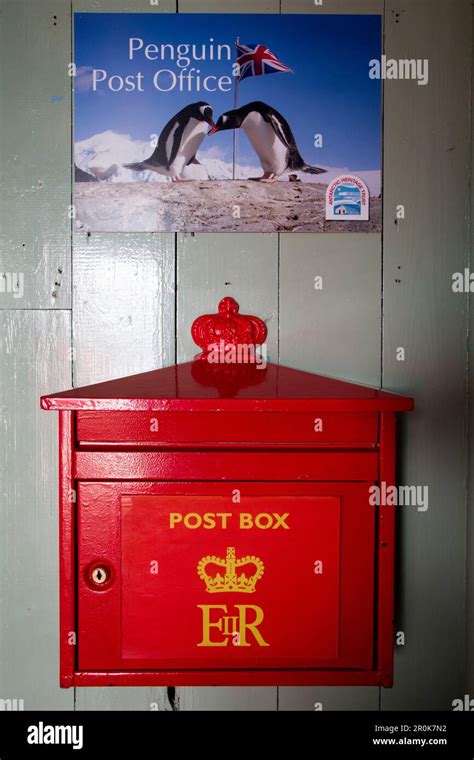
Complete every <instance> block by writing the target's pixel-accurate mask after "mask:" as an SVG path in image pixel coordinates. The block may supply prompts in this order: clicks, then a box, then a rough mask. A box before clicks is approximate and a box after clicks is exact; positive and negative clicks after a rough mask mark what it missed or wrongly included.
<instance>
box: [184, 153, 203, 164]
mask: <svg viewBox="0 0 474 760" xmlns="http://www.w3.org/2000/svg"><path fill="white" fill-rule="evenodd" d="M190 164H197V165H198V166H201V162H200V161H198V160H197V158H196V154H194V156H193V157H192V158H190V159H189V161H188V163H187V164H186V166H189V165H190Z"/></svg>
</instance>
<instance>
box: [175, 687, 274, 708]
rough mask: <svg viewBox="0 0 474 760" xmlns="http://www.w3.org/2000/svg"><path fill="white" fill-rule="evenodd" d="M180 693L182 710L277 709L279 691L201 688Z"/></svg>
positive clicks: (270, 689) (180, 690) (244, 688)
mask: <svg viewBox="0 0 474 760" xmlns="http://www.w3.org/2000/svg"><path fill="white" fill-rule="evenodd" d="M178 692H179V709H180V710H212V711H213V712H215V711H219V710H252V711H254V710H276V709H277V689H276V688H273V687H270V686H200V687H195V688H187V689H179V690H178Z"/></svg>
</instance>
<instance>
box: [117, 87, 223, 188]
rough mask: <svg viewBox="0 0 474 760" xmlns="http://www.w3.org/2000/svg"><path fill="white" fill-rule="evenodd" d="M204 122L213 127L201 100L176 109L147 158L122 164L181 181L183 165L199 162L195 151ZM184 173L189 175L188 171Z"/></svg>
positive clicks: (201, 134)
mask: <svg viewBox="0 0 474 760" xmlns="http://www.w3.org/2000/svg"><path fill="white" fill-rule="evenodd" d="M207 125H210V126H211V128H212V129H214V128H215V126H216V125H215V124H214V121H213V120H212V108H211V107H210V105H209V104H208V103H204V102H203V101H199V102H198V103H191V104H190V105H188V106H186V107H185V108H183V109H182V110H181V111H178V113H177V114H175V116H173V118H172V119H170V120H169V122H168V123H167V124H166V126H165V127H164V128H163V131H162V132H161V134H160V136H159V138H158V144H157V146H156V148H155V150H154V152H153V154H152V155H151V156H150V158H147V159H146V160H145V161H141V162H140V163H137V164H124V166H125V167H126V168H127V169H131V170H132V171H135V172H143V171H147V170H151V171H154V172H158V174H164V175H165V176H166V177H171V179H172V180H173V182H179V181H180V180H184V179H185V178H186V171H185V169H186V167H187V166H189V165H190V164H199V161H198V160H197V158H196V153H197V151H198V149H199V146H200V145H201V143H202V141H203V140H204V137H205V136H206V132H207ZM199 166H200V164H199ZM183 174H184V177H183ZM187 174H188V176H189V172H187Z"/></svg>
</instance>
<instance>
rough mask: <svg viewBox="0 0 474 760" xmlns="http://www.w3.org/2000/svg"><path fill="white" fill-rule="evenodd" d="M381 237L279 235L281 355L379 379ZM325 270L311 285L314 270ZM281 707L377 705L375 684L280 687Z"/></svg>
mask: <svg viewBox="0 0 474 760" xmlns="http://www.w3.org/2000/svg"><path fill="white" fill-rule="evenodd" d="M380 248H381V241H380V236H379V235H375V234H370V235H364V234H358V233H356V234H347V233H346V234H340V235H339V234H331V235H329V234H327V235H326V234H317V235H296V236H295V235H293V236H292V235H289V234H286V235H281V237H280V363H281V364H287V365H289V366H294V367H298V368H300V369H307V370H312V371H316V372H320V373H321V374H325V375H334V376H337V377H341V378H347V379H350V380H354V381H357V382H366V383H369V384H372V385H378V384H379V381H380V351H381V345H380V328H381V307H380V281H381V250H380ZM317 276H321V277H322V278H323V289H322V290H315V287H314V285H315V280H314V278H315V277H317ZM278 693H279V697H278V709H279V710H315V709H316V710H321V709H323V710H378V709H379V689H378V688H377V687H325V688H321V687H305V688H290V687H280V688H279V690H278Z"/></svg>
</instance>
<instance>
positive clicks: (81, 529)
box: [78, 482, 375, 671]
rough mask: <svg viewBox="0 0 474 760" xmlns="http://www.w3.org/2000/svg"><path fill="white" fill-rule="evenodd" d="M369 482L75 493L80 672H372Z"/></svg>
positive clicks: (109, 486) (100, 488)
mask: <svg viewBox="0 0 474 760" xmlns="http://www.w3.org/2000/svg"><path fill="white" fill-rule="evenodd" d="M370 485H371V484H370V483H317V484H316V483H252V484H250V483H225V484H223V483H192V484H191V483H187V484H186V483H125V482H123V483H92V482H87V483H80V485H79V502H78V563H79V572H78V631H79V636H78V662H79V669H80V670H104V669H107V670H121V671H124V670H133V671H137V670H170V669H173V670H190V669H191V670H192V669H216V668H224V669H226V670H229V669H239V668H241V669H247V670H248V669H255V668H258V669H261V668H271V669H278V668H292V669H295V668H296V669H297V668H325V669H328V668H329V669H331V668H360V669H371V668H372V667H373V664H374V663H373V645H374V635H373V629H374V610H373V605H374V556H375V547H374V528H375V507H373V506H371V505H370V504H369V486H370Z"/></svg>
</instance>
